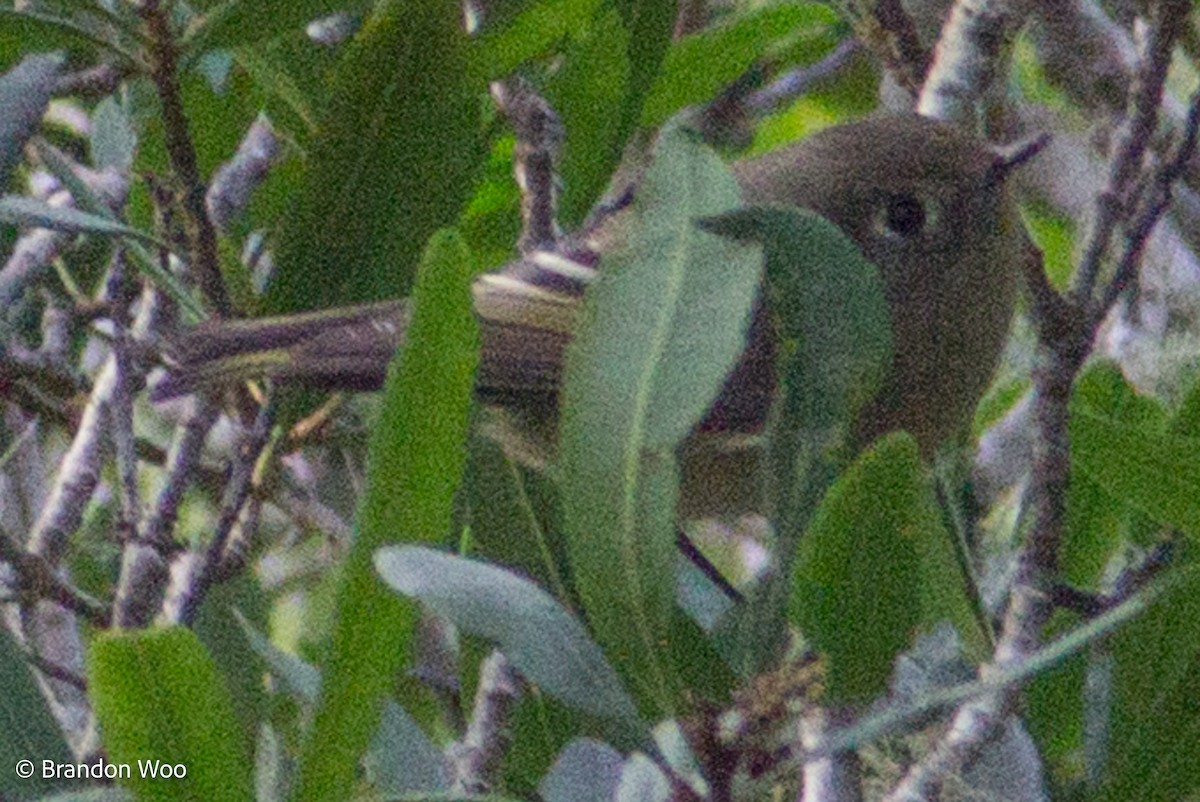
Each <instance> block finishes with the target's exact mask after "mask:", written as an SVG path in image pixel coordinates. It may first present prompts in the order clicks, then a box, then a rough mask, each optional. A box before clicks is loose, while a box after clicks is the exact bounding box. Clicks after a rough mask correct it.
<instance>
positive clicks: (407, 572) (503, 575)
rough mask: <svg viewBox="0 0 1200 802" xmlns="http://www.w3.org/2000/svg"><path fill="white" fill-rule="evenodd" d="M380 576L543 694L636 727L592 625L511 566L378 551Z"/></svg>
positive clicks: (427, 552) (414, 550)
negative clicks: (493, 650)
mask: <svg viewBox="0 0 1200 802" xmlns="http://www.w3.org/2000/svg"><path fill="white" fill-rule="evenodd" d="M375 567H376V570H378V571H379V575H380V576H381V577H382V578H383V580H384V581H385V582H387V583H388V585H390V586H391V587H392V589H393V590H395V591H397V592H399V593H403V594H404V595H405V596H408V597H410V598H413V599H416V600H418V601H420V602H421V603H422V604H424V605H425V606H426V607H428V608H429V609H431V610H433V611H434V612H435V613H437V614H438V615H440V616H442V617H444V618H446V619H447V620H449V621H450V622H451V623H453V624H454V625H455V626H456V627H458V628H459V629H460V630H462V631H463V632H466V633H467V634H470V635H476V636H478V637H481V638H485V639H486V640H488V641H491V642H492V643H495V644H496V647H497V648H498V649H499V650H500V651H501V652H503V653H504V655H505V656H506V657H507V658H508V659H509V660H510V661H511V662H512V664H513V667H514V668H516V669H517V671H518V672H519V673H520V674H521V675H522V676H524V677H525V678H527V679H528V680H529V681H530V682H533V683H534V684H535V685H537V686H538V687H539V688H540V689H541V690H542V691H543V692H545V693H547V694H550V695H551V696H554V697H555V698H557V699H559V700H560V701H562V702H564V703H566V704H567V705H569V706H571V707H574V708H576V709H578V710H582V711H584V712H586V713H590V714H592V715H595V716H599V717H602V718H610V719H617V720H620V721H622V722H623V723H624V724H625V725H626V726H628V727H629V728H630V729H644V725H643V724H642V723H641V722H640V721H639V720H638V717H637V709H636V708H635V707H634V704H633V701H632V700H631V699H630V698H629V694H628V693H626V691H625V689H624V688H623V687H622V685H621V682H620V680H619V679H617V675H616V673H615V672H614V671H613V670H612V667H611V666H609V664H608V662H607V661H606V660H605V659H604V654H603V653H602V652H601V651H600V649H599V647H598V646H596V644H595V643H594V642H593V641H592V639H591V638H590V637H588V634H587V631H586V630H585V629H584V628H583V625H582V624H580V623H579V622H578V621H577V620H576V619H575V618H574V617H573V616H572V615H571V614H570V613H568V612H567V611H566V610H565V609H564V608H563V607H562V605H560V604H559V603H558V602H557V601H555V600H554V598H553V597H551V596H550V595H549V594H548V593H546V592H545V591H544V590H542V589H541V588H539V587H538V586H537V585H535V584H533V583H532V582H529V581H528V580H525V579H522V578H520V577H518V576H517V575H516V574H513V573H512V572H510V571H506V570H504V569H503V568H498V567H496V566H493V565H489V564H487V563H482V562H479V561H477V560H470V559H467V558H465V557H458V556H455V555H451V554H443V553H441V552H437V551H434V550H432V549H425V548H418V547H414V546H408V547H392V548H387V549H383V550H381V551H379V552H378V553H377V554H376V555H375Z"/></svg>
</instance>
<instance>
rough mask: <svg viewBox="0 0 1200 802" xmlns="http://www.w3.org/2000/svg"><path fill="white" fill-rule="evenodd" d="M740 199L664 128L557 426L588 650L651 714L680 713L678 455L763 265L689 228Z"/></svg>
mask: <svg viewBox="0 0 1200 802" xmlns="http://www.w3.org/2000/svg"><path fill="white" fill-rule="evenodd" d="M737 202H738V192H737V188H736V186H735V184H734V182H733V179H732V177H731V176H730V175H729V173H728V172H727V171H726V169H725V168H724V167H723V166H722V165H721V163H720V161H719V160H718V159H717V158H716V156H715V155H714V154H713V153H712V152H711V151H709V150H708V149H707V148H704V147H703V146H701V145H699V144H698V143H696V142H695V141H693V140H692V139H691V138H690V137H689V135H687V134H686V133H684V132H683V131H681V130H679V129H677V128H672V129H668V130H667V131H664V132H663V134H662V136H661V138H660V140H659V143H658V145H657V147H656V151H655V155H654V160H653V163H652V164H651V166H650V168H649V169H648V171H647V173H646V176H645V179H644V181H643V183H642V184H641V185H640V187H639V189H638V197H637V199H636V201H635V203H634V208H633V210H632V215H633V219H632V220H631V221H630V223H631V225H630V230H629V239H628V241H627V243H626V245H625V246H624V247H621V248H618V249H617V250H616V252H614V253H610V254H608V255H606V257H605V260H604V262H603V263H602V267H601V269H600V271H599V277H598V279H597V280H596V283H595V285H594V286H593V287H591V288H590V289H589V291H588V293H587V296H586V298H585V302H584V303H585V306H584V310H583V314H582V320H581V324H580V326H579V329H578V331H577V333H576V336H575V339H574V341H573V342H572V344H571V346H570V348H569V349H568V352H567V358H566V366H565V377H564V381H563V390H562V398H563V405H562V406H563V412H562V421H561V428H560V464H559V465H558V467H559V468H560V469H561V474H560V475H561V477H562V493H563V509H564V519H565V523H564V527H565V531H566V534H567V543H568V551H569V557H570V561H571V567H572V570H573V572H574V577H575V580H576V583H577V589H578V591H579V594H580V596H581V598H582V600H583V603H584V606H585V609H586V612H587V617H588V621H589V622H590V623H591V625H592V628H593V632H594V634H595V636H596V639H597V640H598V641H599V642H600V644H601V645H602V646H603V647H604V648H605V650H606V652H607V654H608V655H609V658H610V659H612V660H613V661H614V662H615V663H616V665H617V666H618V669H619V670H620V671H621V672H622V674H623V676H624V677H625V678H626V679H627V680H628V681H629V682H631V683H632V686H631V687H633V688H634V689H635V695H636V696H637V698H638V700H639V704H640V705H643V706H644V707H643V710H644V711H645V712H648V711H653V712H654V713H656V714H664V713H666V712H669V711H671V710H673V709H675V708H676V707H677V706H678V705H679V704H680V702H681V697H680V696H679V694H680V693H681V692H682V688H681V686H680V685H679V682H678V677H677V676H676V674H675V671H674V669H673V668H672V667H671V666H670V646H669V645H667V646H666V648H664V644H668V637H667V636H668V622H669V620H670V615H671V608H672V606H673V604H674V593H673V589H674V586H675V582H674V570H673V564H674V542H675V526H674V523H675V503H676V496H677V493H678V477H677V469H676V466H675V459H674V450H675V447H676V446H677V445H678V444H679V442H680V441H681V440H682V439H683V437H684V436H685V435H686V434H687V433H688V432H689V431H690V430H691V429H692V427H694V426H695V425H696V424H697V423H698V422H699V421H700V418H701V416H702V415H703V414H704V412H705V411H706V410H707V409H708V408H709V406H710V405H711V403H712V400H713V398H714V397H715V395H716V393H717V391H718V390H719V389H720V387H721V384H722V383H723V381H724V379H725V376H726V375H727V374H728V372H729V370H730V368H731V367H732V366H733V364H734V361H735V359H736V358H737V355H738V354H739V352H740V351H741V348H742V344H743V342H744V336H745V329H746V324H747V319H748V317H749V312H750V308H751V305H752V302H753V299H754V296H755V292H756V288H757V285H758V269H757V266H758V262H759V258H758V254H757V252H756V249H755V248H749V247H745V246H739V245H736V244H734V243H732V242H729V241H727V240H724V239H722V238H720V237H715V236H713V235H711V234H708V233H705V232H703V231H700V230H699V229H697V227H696V226H695V225H694V221H695V220H696V219H697V218H699V217H702V216H705V215H712V214H717V213H720V212H722V211H724V210H726V209H729V208H731V207H732V206H733V205H735V204H736V203H737Z"/></svg>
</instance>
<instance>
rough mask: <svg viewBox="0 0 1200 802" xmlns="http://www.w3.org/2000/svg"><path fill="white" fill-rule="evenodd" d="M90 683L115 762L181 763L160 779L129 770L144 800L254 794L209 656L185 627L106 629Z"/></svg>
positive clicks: (244, 751) (94, 652) (93, 653)
mask: <svg viewBox="0 0 1200 802" xmlns="http://www.w3.org/2000/svg"><path fill="white" fill-rule="evenodd" d="M88 690H89V695H90V697H91V699H92V704H93V706H94V708H95V711H96V717H97V718H98V719H99V721H100V725H101V726H102V727H103V732H104V747H105V750H106V752H107V754H108V757H109V759H110V760H111V761H112V762H113V763H116V764H128V765H129V766H130V767H132V768H136V767H137V766H138V765H139V764H138V761H139V760H140V761H142V762H143V763H146V762H151V763H153V762H156V761H157V762H159V763H161V764H170V765H182V766H184V767H185V771H186V777H183V778H175V779H171V780H163V779H162V778H161V777H160V778H157V779H155V778H150V777H144V776H142V775H141V773H140V772H139V771H136V770H131V772H130V773H131V777H130V778H129V779H125V780H122V784H124V785H125V786H127V787H128V788H130V789H132V790H133V791H134V792H135V793H136V794H137V795H138V799H139V800H155V799H162V800H196V801H197V802H201V800H203V802H218V800H226V799H227V800H230V802H234V800H239V801H241V802H244V800H246V799H252V798H253V794H254V785H253V779H252V776H251V774H252V772H251V763H250V757H249V754H250V753H249V749H248V746H247V744H246V743H245V742H244V741H243V740H242V737H241V729H240V728H239V727H238V722H237V717H236V716H235V715H234V712H233V703H232V701H231V700H230V698H229V693H228V691H227V690H226V688H225V685H224V682H223V681H222V680H221V676H220V674H219V673H218V672H217V669H216V666H215V665H214V664H213V662H212V658H211V657H210V656H209V654H208V652H207V651H205V649H204V646H203V645H201V643H200V641H199V640H198V639H197V638H196V635H195V634H194V633H193V632H192V631H191V630H188V629H183V628H173V629H166V630H143V631H139V632H129V631H125V632H114V633H106V634H104V635H101V636H100V637H99V638H97V639H96V640H95V641H94V642H93V643H92V646H91V648H90V649H89V652H88Z"/></svg>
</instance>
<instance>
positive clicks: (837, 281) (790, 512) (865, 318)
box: [704, 207, 891, 674]
mask: <svg viewBox="0 0 1200 802" xmlns="http://www.w3.org/2000/svg"><path fill="white" fill-rule="evenodd" d="M704 226H705V227H706V228H707V229H709V230H711V231H715V232H717V233H720V234H722V235H724V236H728V237H731V238H733V239H736V240H744V241H751V242H759V243H762V245H763V251H764V256H765V260H766V291H767V296H768V300H769V304H768V306H769V308H770V309H771V311H772V313H773V314H774V316H775V318H776V320H777V321H778V327H779V331H780V333H781V334H782V335H783V338H784V348H783V359H782V364H781V366H780V367H779V368H778V369H777V371H778V373H779V374H780V375H781V376H782V378H783V387H782V391H783V398H782V401H781V402H780V403H779V404H777V410H778V411H777V413H776V414H775V416H774V419H773V423H772V426H771V431H770V454H769V464H770V470H769V480H770V485H769V486H770V490H771V496H772V499H771V508H772V509H774V510H775V521H774V523H775V526H776V530H777V532H778V535H779V538H778V541H777V543H776V551H777V554H778V560H779V570H778V572H777V573H775V574H774V575H773V576H771V577H768V579H767V581H766V584H765V585H764V586H763V587H762V588H761V589H760V590H759V591H758V592H757V593H755V594H754V595H753V596H752V598H751V602H750V604H748V605H745V606H744V607H743V608H742V609H741V610H740V611H739V613H738V616H737V619H736V620H735V621H732V622H731V623H730V624H729V627H730V629H731V631H732V632H736V633H737V636H736V640H735V643H736V647H735V649H734V652H733V657H734V662H735V665H737V666H739V667H740V670H742V671H743V672H744V673H747V674H754V673H757V672H759V671H762V670H764V669H765V668H766V667H767V666H769V665H772V664H774V662H775V661H776V659H777V658H778V656H779V650H780V648H781V647H782V645H783V639H784V634H785V632H784V620H785V612H786V606H787V599H788V594H789V593H790V590H789V589H788V583H789V582H790V580H791V576H792V565H793V560H794V556H795V550H796V544H797V543H799V541H800V538H801V535H802V534H803V533H804V531H805V529H806V528H807V527H808V525H809V521H810V520H811V516H812V514H813V511H814V510H815V508H816V506H817V503H818V502H819V501H820V499H821V497H822V496H823V495H824V494H825V491H826V489H827V488H828V487H829V484H830V483H831V482H832V481H833V479H834V477H835V476H836V475H837V473H838V470H839V468H840V467H841V466H842V465H843V464H844V461H845V456H844V453H845V449H844V448H838V446H839V445H843V444H844V443H845V442H846V441H847V440H848V438H847V437H846V436H845V432H846V431H847V429H848V427H849V426H850V424H851V422H852V421H853V419H854V417H855V415H856V414H857V412H858V410H859V409H860V408H861V407H862V405H863V404H865V403H866V402H867V401H868V400H869V399H870V398H871V397H872V396H873V395H874V394H875V392H876V390H877V388H878V386H879V383H880V380H881V379H882V377H883V375H884V373H885V371H886V368H887V364H888V360H889V359H890V353H891V323H890V319H889V316H888V310H887V304H886V301H885V300H884V291H883V281H882V279H881V277H880V275H879V270H878V269H877V268H876V267H875V266H874V265H873V264H871V263H870V262H868V261H867V260H866V259H865V258H864V257H863V255H862V252H861V251H860V250H859V249H858V246H856V245H855V244H854V242H853V241H852V240H850V239H849V238H848V237H847V236H846V235H845V234H844V233H843V232H842V231H841V230H840V229H839V228H838V227H837V226H835V225H834V224H833V223H831V222H829V221H828V220H826V219H825V218H823V217H820V216H818V215H816V214H814V213H812V212H810V211H807V210H802V209H796V208H784V207H752V208H748V209H740V210H737V211H734V212H731V213H729V214H726V215H722V216H720V217H715V218H712V219H710V220H706V221H705V223H704ZM839 434H840V435H841V437H840V438H839V437H837V436H835V435H839Z"/></svg>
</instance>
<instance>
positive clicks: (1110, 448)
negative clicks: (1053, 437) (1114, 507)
mask: <svg viewBox="0 0 1200 802" xmlns="http://www.w3.org/2000/svg"><path fill="white" fill-rule="evenodd" d="M1070 434H1071V465H1072V468H1073V469H1074V470H1077V471H1079V472H1080V473H1081V474H1082V475H1084V476H1085V477H1087V478H1088V479H1089V480H1091V481H1093V482H1095V483H1096V485H1098V486H1099V487H1101V488H1103V490H1104V491H1105V492H1106V493H1107V494H1108V495H1109V496H1110V497H1112V498H1114V499H1120V500H1122V502H1124V503H1125V504H1128V505H1130V506H1131V507H1132V508H1134V509H1136V510H1138V511H1140V512H1142V513H1144V514H1145V515H1146V516H1148V517H1149V518H1150V519H1151V520H1154V521H1157V522H1158V523H1160V524H1162V525H1165V526H1173V527H1176V528H1178V529H1180V530H1182V531H1183V532H1185V533H1186V534H1187V535H1188V536H1189V537H1191V538H1193V539H1195V538H1197V537H1200V496H1197V494H1196V488H1197V487H1200V439H1197V438H1192V437H1185V436H1182V435H1179V434H1171V433H1163V432H1160V431H1153V430H1148V429H1146V428H1142V427H1138V426H1133V425H1129V424H1126V423H1123V422H1120V421H1117V420H1114V419H1113V418H1111V417H1108V416H1105V415H1101V414H1096V413H1095V412H1093V411H1092V410H1091V409H1089V408H1087V407H1085V406H1082V405H1073V408H1072V410H1071V426H1070Z"/></svg>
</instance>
